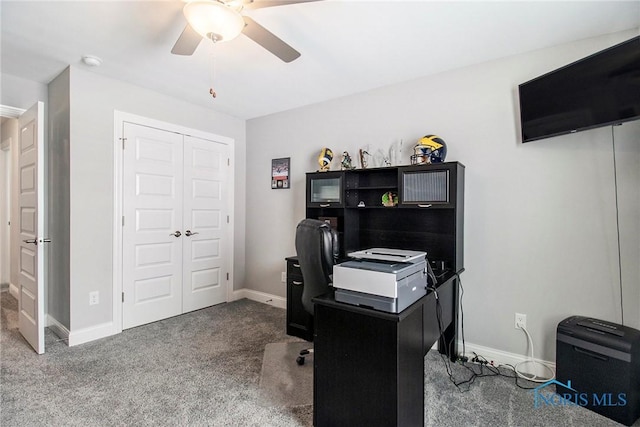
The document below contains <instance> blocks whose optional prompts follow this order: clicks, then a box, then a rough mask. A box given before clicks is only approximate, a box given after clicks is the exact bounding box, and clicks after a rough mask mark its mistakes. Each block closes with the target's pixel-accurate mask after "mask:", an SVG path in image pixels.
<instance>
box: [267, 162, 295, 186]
mask: <svg viewBox="0 0 640 427" xmlns="http://www.w3.org/2000/svg"><path fill="white" fill-rule="evenodd" d="M290 162H291V158H290V157H283V158H281V159H273V160H271V188H272V189H273V190H279V189H283V188H289V166H290Z"/></svg>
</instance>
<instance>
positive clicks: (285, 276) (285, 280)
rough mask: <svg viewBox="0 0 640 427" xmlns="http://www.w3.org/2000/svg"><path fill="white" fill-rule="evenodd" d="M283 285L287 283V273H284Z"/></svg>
mask: <svg viewBox="0 0 640 427" xmlns="http://www.w3.org/2000/svg"><path fill="white" fill-rule="evenodd" d="M280 280H282V283H286V282H287V273H285V272H284V271H283V272H282V279H280Z"/></svg>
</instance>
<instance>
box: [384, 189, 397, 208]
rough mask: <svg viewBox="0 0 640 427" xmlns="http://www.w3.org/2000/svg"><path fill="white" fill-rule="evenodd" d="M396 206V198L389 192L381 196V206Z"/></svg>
mask: <svg viewBox="0 0 640 427" xmlns="http://www.w3.org/2000/svg"><path fill="white" fill-rule="evenodd" d="M397 204H398V196H397V195H396V194H395V193H392V192H391V191H387V192H386V193H384V194H383V195H382V205H383V206H386V207H393V206H396V205H397Z"/></svg>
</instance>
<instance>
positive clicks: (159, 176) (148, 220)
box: [122, 123, 231, 329]
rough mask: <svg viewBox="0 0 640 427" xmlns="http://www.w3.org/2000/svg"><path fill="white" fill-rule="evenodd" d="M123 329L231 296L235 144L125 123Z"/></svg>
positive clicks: (207, 305)
mask: <svg viewBox="0 0 640 427" xmlns="http://www.w3.org/2000/svg"><path fill="white" fill-rule="evenodd" d="M124 137H125V141H126V142H125V148H124V159H123V160H124V161H123V213H124V217H123V228H122V230H123V233H122V242H123V250H122V255H123V260H122V266H123V291H124V292H123V311H122V313H123V319H122V320H123V323H122V324H123V329H127V328H132V327H135V326H138V325H142V324H145V323H150V322H154V321H157V320H161V319H165V318H168V317H171V316H176V315H178V314H182V313H187V312H189V311H193V310H198V309H201V308H204V307H209V306H211V305H215V304H218V303H221V302H225V301H226V299H227V279H228V276H227V275H228V273H229V266H230V257H231V254H230V245H229V242H228V240H229V237H228V233H227V232H226V227H227V223H228V216H227V215H228V214H227V209H228V193H229V191H228V188H227V185H228V184H227V183H228V179H227V174H228V170H229V167H228V160H227V159H228V155H227V150H228V146H227V145H226V144H223V143H220V142H215V141H208V140H204V139H199V138H195V137H192V136H188V135H182V134H178V133H174V132H170V131H165V130H160V129H155V128H151V127H147V126H142V125H138V124H132V123H125V124H124Z"/></svg>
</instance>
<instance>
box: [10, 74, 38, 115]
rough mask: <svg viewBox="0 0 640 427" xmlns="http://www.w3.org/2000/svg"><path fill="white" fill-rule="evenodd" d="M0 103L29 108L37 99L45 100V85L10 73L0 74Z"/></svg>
mask: <svg viewBox="0 0 640 427" xmlns="http://www.w3.org/2000/svg"><path fill="white" fill-rule="evenodd" d="M0 85H1V90H0V104H2V105H6V106H9V107H15V108H22V109H24V110H26V109H28V108H30V107H31V106H32V105H33V104H35V103H36V102H38V101H42V102H44V103H45V105H46V102H47V85H44V84H42V83H37V82H34V81H31V80H26V79H23V78H21V77H16V76H12V75H10V74H1V75H0Z"/></svg>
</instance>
